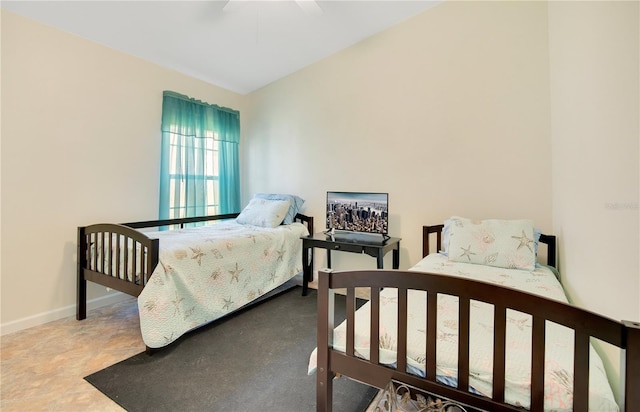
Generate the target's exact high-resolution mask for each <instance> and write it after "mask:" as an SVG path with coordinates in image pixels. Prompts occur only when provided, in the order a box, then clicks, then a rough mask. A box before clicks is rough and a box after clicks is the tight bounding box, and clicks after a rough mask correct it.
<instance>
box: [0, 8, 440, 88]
mask: <svg viewBox="0 0 640 412" xmlns="http://www.w3.org/2000/svg"><path fill="white" fill-rule="evenodd" d="M441 1H443V0H431V1H427V0H411V1H400V0H398V1H394V0H387V1H379V0H378V1H372V0H355V1H346V0H345V1H340V0H333V1H323V0H319V1H316V2H310V1H308V0H306V1H303V0H299V1H297V2H296V1H293V0H283V1H267V0H261V1H256V0H231V1H228V0H209V1H115V0H110V1H92V0H86V1H22V0H15V1H5V0H3V1H2V2H1V3H0V5H1V7H2V9H5V10H8V11H11V12H13V13H16V14H19V15H22V16H25V17H28V18H31V19H34V20H37V21H40V22H43V23H45V24H47V25H50V26H53V27H57V28H59V29H61V30H64V31H66V32H69V33H74V34H76V35H78V36H81V37H83V38H86V39H89V40H91V41H94V42H97V43H100V44H103V45H106V46H108V47H111V48H113V49H116V50H120V51H123V52H125V53H128V54H131V55H134V56H138V57H140V58H143V59H145V60H148V61H150V62H153V63H156V64H159V65H161V66H164V67H168V68H171V69H174V70H176V71H178V72H181V73H184V74H186V75H189V76H192V77H195V78H198V79H201V80H204V81H207V82H209V83H213V84H216V85H218V86H221V87H224V88H226V89H229V90H232V91H235V92H238V93H241V94H246V93H249V92H251V91H253V90H256V89H259V88H260V87H263V86H265V85H267V84H269V83H271V82H273V81H275V80H277V79H280V78H282V77H284V76H286V75H288V74H291V73H293V72H295V71H297V70H299V69H301V68H303V67H305V66H307V65H309V64H311V63H313V62H316V61H318V60H320V59H322V58H324V57H326V56H329V55H331V54H333V53H335V52H337V51H339V50H341V49H344V48H345V47H348V46H350V45H352V44H355V43H357V42H359V41H361V40H363V39H365V38H367V37H369V36H371V35H373V34H375V33H377V32H380V31H382V30H384V29H386V28H389V27H391V26H393V25H395V24H397V23H399V22H401V21H403V20H406V19H408V18H410V17H412V16H414V15H416V14H418V13H420V12H422V11H423V10H425V9H427V8H429V7H432V6H433V5H435V4H438V3H439V2H441Z"/></svg>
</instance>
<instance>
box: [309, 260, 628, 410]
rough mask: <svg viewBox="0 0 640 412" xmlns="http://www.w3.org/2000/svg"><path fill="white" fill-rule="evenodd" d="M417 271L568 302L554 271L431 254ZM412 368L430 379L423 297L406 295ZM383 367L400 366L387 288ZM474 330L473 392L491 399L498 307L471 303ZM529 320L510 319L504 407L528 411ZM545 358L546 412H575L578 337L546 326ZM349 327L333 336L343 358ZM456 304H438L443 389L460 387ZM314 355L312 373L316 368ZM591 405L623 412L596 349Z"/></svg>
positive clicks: (365, 325) (362, 321)
mask: <svg viewBox="0 0 640 412" xmlns="http://www.w3.org/2000/svg"><path fill="white" fill-rule="evenodd" d="M411 270H415V271H422V272H430V273H443V274H444V273H446V274H448V275H455V276H459V277H464V278H471V279H476V280H483V281H486V282H491V283H496V284H499V285H503V286H508V287H512V288H516V289H520V290H523V291H526V292H529V293H534V294H538V295H543V296H544V297H547V298H550V299H556V300H559V301H562V302H566V301H567V299H566V296H565V294H564V291H563V289H562V286H561V285H560V282H559V281H558V280H557V278H556V276H555V275H554V274H553V272H552V271H551V270H549V269H548V268H546V267H541V268H537V269H536V270H535V271H534V272H528V271H522V270H515V269H501V268H495V267H489V266H483V265H475V264H467V263H454V262H449V261H448V260H447V258H446V257H445V256H442V255H439V254H431V255H429V256H427V257H426V258H424V259H423V260H422V261H420V262H419V263H418V264H417V265H415V266H414V267H413V268H411ZM408 302H409V303H408V305H409V307H408V313H409V315H408V317H409V319H408V329H409V330H408V333H407V334H408V336H407V339H408V344H407V346H408V349H407V364H408V367H409V369H410V372H411V373H415V374H418V375H421V376H424V362H425V358H426V355H425V352H424V348H425V340H426V336H425V329H424V325H425V324H426V323H425V322H426V319H425V316H426V297H425V293H424V292H422V291H414V290H411V291H409V294H408ZM380 313H381V315H380V335H381V338H380V362H381V363H383V364H388V365H395V363H396V357H397V355H396V336H397V324H396V322H397V289H391V288H385V289H384V290H383V291H382V292H381V294H380ZM369 323H370V306H369V304H368V303H367V304H365V305H364V306H363V307H362V308H361V309H359V310H358V311H357V312H356V324H355V328H356V336H355V351H356V353H357V356H360V357H362V358H365V359H369V337H370V336H369V335H370V331H369ZM471 324H472V325H471V330H470V347H471V350H470V366H469V369H470V377H469V382H470V386H471V387H472V388H473V389H475V390H477V391H479V392H480V393H482V394H484V395H486V396H491V388H492V386H491V379H492V365H493V363H492V358H493V355H492V353H493V350H492V348H493V307H492V306H490V305H488V304H486V303H482V302H475V301H472V302H471ZM531 326H532V322H531V317H530V316H529V315H525V314H523V313H520V312H516V311H513V310H508V311H507V347H506V352H507V355H506V365H507V370H506V385H505V386H506V391H505V401H506V402H508V403H510V404H513V405H517V406H522V407H525V408H528V407H529V405H530V399H529V387H530V372H529V371H530V365H531V355H530V351H531ZM546 331H547V334H546V335H547V341H546V355H545V410H553V411H565V410H567V411H568V410H571V409H572V400H573V393H572V382H573V332H572V331H570V330H568V329H567V328H565V327H562V326H559V325H557V324H551V323H550V322H547V328H546ZM345 335H346V325H345V323H344V322H343V323H342V324H341V325H339V326H338V327H337V328H336V330H335V333H334V348H335V349H337V350H339V351H344V350H345V339H346V336H345ZM457 339H458V298H457V297H452V296H446V295H439V297H438V336H437V349H436V351H437V374H438V377H439V380H441V381H443V382H447V381H449V382H452V381H453V382H455V380H456V379H457V373H458V371H457ZM315 356H316V351H315V350H314V352H313V354H312V356H311V359H310V362H309V373H313V371H314V370H315V367H316V358H315ZM590 379H591V380H590V398H589V405H590V410H592V411H599V412H600V411H618V406H617V405H616V403H615V401H614V398H613V394H612V391H611V388H610V386H609V383H608V381H607V378H606V374H605V371H604V367H603V365H602V361H601V359H600V357H599V356H598V355H597V353H596V352H595V350H594V349H593V347H592V348H591V352H590Z"/></svg>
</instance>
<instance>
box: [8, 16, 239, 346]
mask: <svg viewBox="0 0 640 412" xmlns="http://www.w3.org/2000/svg"><path fill="white" fill-rule="evenodd" d="M163 90H175V91H178V92H180V93H184V94H188V95H191V96H193V97H196V98H198V99H201V100H204V101H210V102H215V103H217V104H220V105H224V106H228V107H232V108H236V109H240V110H242V109H243V107H242V104H243V98H244V97H243V96H240V95H237V94H234V93H231V92H228V91H225V90H223V89H221V88H218V87H216V86H213V85H210V84H207V83H204V82H202V81H199V80H195V79H193V78H190V77H188V76H184V75H181V74H178V73H176V72H173V71H170V70H167V69H164V68H161V67H159V66H156V65H153V64H150V63H148V62H145V61H143V60H141V59H138V58H134V57H132V56H129V55H126V54H123V53H120V52H117V51H114V50H111V49H109V48H106V47H103V46H100V45H98V44H96V43H92V42H89V41H86V40H83V39H81V38H79V37H75V36H72V35H69V34H66V33H64V32H62V31H59V30H55V29H52V28H49V27H47V26H44V25H41V24H39V23H35V22H33V21H31V20H27V19H24V18H22V17H19V16H17V15H15V14H11V13H9V12H6V11H3V12H2V174H1V176H2V240H1V242H2V296H1V299H2V328H3V333H6V332H8V331H11V330H14V329H16V328H21V327H24V326H29V325H30V323H39V322H42V321H43V320H48V319H52V318H56V317H60V316H68V315H71V314H73V313H75V293H76V292H75V291H76V279H75V259H76V227H77V226H79V225H86V224H90V223H97V222H100V221H107V222H122V221H133V220H146V219H153V218H155V217H156V216H157V214H158V172H159V156H160V144H159V142H160V136H159V130H160V116H161V107H162V106H161V105H162V91H163ZM103 294H104V289H103V288H100V287H98V286H96V285H91V287H90V290H89V297H90V298H95V297H97V296H100V295H103Z"/></svg>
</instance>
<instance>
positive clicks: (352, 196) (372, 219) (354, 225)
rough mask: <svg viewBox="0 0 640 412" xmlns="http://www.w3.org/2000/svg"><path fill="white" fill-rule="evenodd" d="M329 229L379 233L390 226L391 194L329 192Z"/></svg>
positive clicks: (327, 218)
mask: <svg viewBox="0 0 640 412" xmlns="http://www.w3.org/2000/svg"><path fill="white" fill-rule="evenodd" d="M326 220H327V230H346V231H350V232H366V233H379V234H383V235H386V234H387V232H388V226H389V194H388V193H371V192H327V217H326Z"/></svg>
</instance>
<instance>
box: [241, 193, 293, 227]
mask: <svg viewBox="0 0 640 412" xmlns="http://www.w3.org/2000/svg"><path fill="white" fill-rule="evenodd" d="M289 206H290V203H289V201H287V200H268V199H258V198H253V199H251V201H249V204H248V205H247V206H246V207H245V208H244V209H243V210H242V212H240V215H238V217H237V218H236V222H238V223H240V224H243V225H253V226H262V227H277V226H279V225H280V223H282V221H283V220H284V217H285V216H286V215H287V211H288V210H289Z"/></svg>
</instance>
